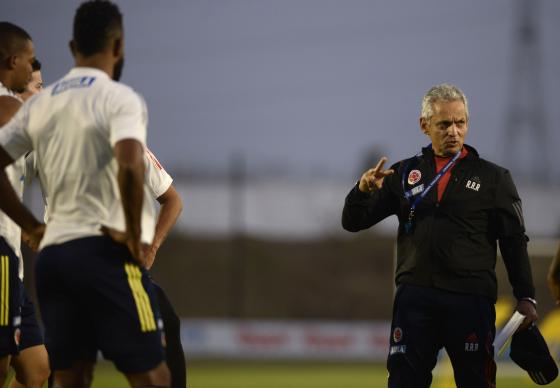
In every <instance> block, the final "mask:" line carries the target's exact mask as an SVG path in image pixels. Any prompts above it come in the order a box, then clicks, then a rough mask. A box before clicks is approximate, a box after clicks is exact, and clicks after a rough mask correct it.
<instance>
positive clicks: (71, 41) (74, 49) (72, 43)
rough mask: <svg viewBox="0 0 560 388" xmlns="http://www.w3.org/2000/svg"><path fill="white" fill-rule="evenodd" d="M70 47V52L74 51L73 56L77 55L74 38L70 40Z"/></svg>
mask: <svg viewBox="0 0 560 388" xmlns="http://www.w3.org/2000/svg"><path fill="white" fill-rule="evenodd" d="M68 47H69V48H70V52H71V53H72V56H73V57H75V56H76V42H74V39H72V40H70V42H68Z"/></svg>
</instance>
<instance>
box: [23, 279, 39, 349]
mask: <svg viewBox="0 0 560 388" xmlns="http://www.w3.org/2000/svg"><path fill="white" fill-rule="evenodd" d="M22 291H23V292H22V294H23V301H22V305H21V341H20V343H19V350H20V352H21V351H22V350H25V349H27V348H31V347H33V346H37V345H43V344H44V339H43V331H42V330H41V327H40V326H39V323H38V322H37V315H36V314H35V305H34V304H33V302H32V301H31V299H29V297H28V296H27V292H26V291H25V288H23V284H22Z"/></svg>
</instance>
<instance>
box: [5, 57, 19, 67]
mask: <svg viewBox="0 0 560 388" xmlns="http://www.w3.org/2000/svg"><path fill="white" fill-rule="evenodd" d="M4 66H5V67H6V69H8V70H12V69H15V68H16V66H17V55H9V56H8V57H7V58H6V59H4Z"/></svg>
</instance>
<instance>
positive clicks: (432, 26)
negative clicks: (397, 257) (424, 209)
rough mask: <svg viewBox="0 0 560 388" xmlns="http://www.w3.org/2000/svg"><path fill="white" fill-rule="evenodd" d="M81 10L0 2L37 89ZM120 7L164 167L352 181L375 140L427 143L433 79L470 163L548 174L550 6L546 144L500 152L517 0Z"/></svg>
mask: <svg viewBox="0 0 560 388" xmlns="http://www.w3.org/2000/svg"><path fill="white" fill-rule="evenodd" d="M79 3H80V2H79V1H56V2H51V1H48V2H47V1H43V2H39V1H31V0H17V1H13V0H7V1H3V2H2V4H1V5H0V15H1V16H0V19H4V20H8V21H11V22H14V23H16V24H19V25H21V26H22V27H24V28H25V29H27V30H28V31H29V32H30V34H31V35H32V37H33V39H34V42H35V46H36V53H37V56H38V58H39V59H40V60H41V61H42V63H43V66H44V72H43V74H44V78H45V81H46V83H47V84H48V83H51V82H53V81H55V80H56V79H57V78H59V77H61V76H62V75H63V74H64V73H65V72H66V71H67V70H68V69H69V68H70V67H71V66H72V58H71V56H70V53H69V50H68V48H67V47H68V45H67V43H68V40H69V39H70V36H71V29H72V18H73V14H74V12H75V9H76V7H77V5H78V4H79ZM117 3H118V4H119V5H120V7H121V10H122V12H123V14H124V23H125V31H126V66H125V70H124V76H123V82H125V83H127V84H129V85H131V86H132V87H133V88H134V89H136V90H137V91H139V92H140V93H141V94H142V95H143V96H144V97H145V99H146V101H147V103H148V108H149V116H150V127H149V138H148V139H149V145H150V148H152V150H153V151H154V152H155V153H156V154H157V155H158V157H159V159H160V160H161V161H162V162H163V163H164V165H166V167H167V168H168V169H169V170H170V171H173V172H176V173H178V172H179V171H187V172H189V171H190V172H192V171H197V170H212V171H224V170H227V168H228V163H229V161H230V160H231V157H232V155H233V154H235V153H242V154H244V155H245V158H246V161H247V165H248V168H249V169H250V170H255V171H256V170H260V171H263V170H275V171H284V172H286V173H288V174H297V175H303V176H310V175H314V174H322V175H327V176H337V177H341V176H342V177H351V179H350V178H349V179H350V180H352V179H354V178H355V176H356V175H357V174H358V172H359V169H360V161H361V160H362V159H363V157H364V154H365V153H366V152H367V150H368V149H371V148H372V147H377V148H379V149H381V150H383V152H384V153H385V154H387V156H388V157H389V159H390V161H397V160H398V159H401V158H404V157H407V156H410V155H412V154H415V153H416V152H417V151H418V150H419V148H420V146H424V145H426V144H428V143H429V141H428V139H427V138H426V137H425V136H424V135H422V134H421V132H420V130H419V128H418V123H417V121H418V115H419V107H420V100H421V98H422V95H423V94H424V93H425V91H426V90H427V89H428V88H429V87H430V86H432V85H434V84H436V83H440V82H444V81H446V82H452V83H455V84H457V85H458V86H459V87H461V88H462V89H463V90H464V92H465V93H466V94H467V97H468V98H469V100H470V103H471V106H470V109H471V122H470V133H469V135H468V143H470V144H472V145H474V146H475V147H476V148H477V149H478V150H479V152H480V153H481V155H482V156H483V157H486V158H488V159H490V160H492V161H495V162H498V163H501V164H504V165H506V166H508V164H510V163H513V162H512V161H515V160H519V159H522V160H524V162H523V163H525V161H526V162H527V163H528V160H526V158H527V155H537V154H545V155H548V157H549V158H550V160H551V162H555V163H554V164H555V165H554V166H553V165H552V164H551V167H550V168H551V170H552V172H553V174H554V175H555V176H556V177H558V176H559V175H560V168H559V167H558V166H557V165H558V164H559V163H558V162H560V159H559V156H558V152H556V144H558V141H559V140H560V139H559V135H558V131H557V130H556V128H555V127H554V126H555V124H556V123H558V122H560V109H558V105H559V102H558V96H557V94H558V93H557V90H560V76H559V69H560V50H559V47H558V46H559V45H558V43H557V41H558V36H560V24H558V23H557V20H558V17H559V16H560V2H554V1H547V2H543V1H540V2H539V1H533V3H537V4H540V7H539V9H538V10H537V11H538V13H537V23H538V24H537V26H538V32H539V34H540V55H541V58H540V67H541V73H540V74H541V76H542V88H541V89H540V91H541V92H542V97H543V98H544V113H545V123H546V125H547V127H546V128H545V132H544V133H545V136H544V137H543V139H542V140H543V143H544V144H545V146H544V147H543V146H540V148H537V149H536V151H535V149H533V148H531V147H533V145H532V144H536V143H533V142H532V140H531V137H529V136H527V137H526V138H523V137H519V138H517V139H518V140H520V141H521V143H523V144H520V145H519V146H515V147H513V148H512V149H510V150H509V152H506V139H507V138H508V136H509V134H508V132H507V131H506V114H507V109H508V104H509V101H510V100H509V99H510V98H511V96H512V95H513V94H514V93H515V92H514V91H515V89H513V88H512V80H513V79H514V74H513V58H514V50H515V39H514V38H515V31H516V13H515V10H516V7H515V5H516V4H517V2H516V1H513V0H496V1H487V0H471V1H459V0H453V1H443V0H424V1H416V0H407V1H405V0H400V1H365V0H363V1H354V0H345V1H340V0H276V1H272V0H258V1H257V0H254V1H248V0H227V1H226V0H211V1H208V0H195V1H179V0H173V1H171V0H168V1H157V2H156V1H147V0H141V1H118V2H117ZM535 61H536V63H538V62H539V59H538V58H535ZM532 137H535V135H534V134H533V136H532ZM524 155H525V156H524ZM523 158H525V159H523Z"/></svg>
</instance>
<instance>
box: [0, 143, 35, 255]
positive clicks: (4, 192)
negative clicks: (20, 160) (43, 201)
mask: <svg viewBox="0 0 560 388" xmlns="http://www.w3.org/2000/svg"><path fill="white" fill-rule="evenodd" d="M13 162H14V160H13V159H12V157H11V156H10V155H9V154H8V153H7V152H6V150H5V149H4V148H3V147H2V146H0V210H2V211H3V212H4V213H5V214H6V215H7V216H8V217H10V218H11V219H12V220H13V221H14V222H15V223H16V224H18V225H19V226H20V227H21V228H22V229H23V230H24V231H25V232H26V233H27V234H28V236H29V238H30V241H31V242H33V243H36V244H37V245H38V244H39V242H40V241H41V239H42V238H43V233H44V231H45V225H44V224H42V223H40V222H39V221H37V219H36V218H35V217H34V216H33V214H31V212H30V211H29V210H28V209H27V208H26V207H25V206H24V205H23V203H22V202H21V201H20V199H19V197H18V196H17V194H16V192H15V191H14V188H13V187H12V184H11V183H10V181H9V180H8V176H7V175H6V171H5V169H6V167H7V166H9V165H10V164H12V163H13Z"/></svg>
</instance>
